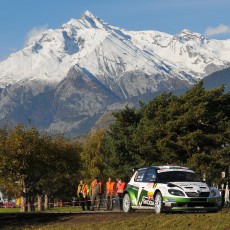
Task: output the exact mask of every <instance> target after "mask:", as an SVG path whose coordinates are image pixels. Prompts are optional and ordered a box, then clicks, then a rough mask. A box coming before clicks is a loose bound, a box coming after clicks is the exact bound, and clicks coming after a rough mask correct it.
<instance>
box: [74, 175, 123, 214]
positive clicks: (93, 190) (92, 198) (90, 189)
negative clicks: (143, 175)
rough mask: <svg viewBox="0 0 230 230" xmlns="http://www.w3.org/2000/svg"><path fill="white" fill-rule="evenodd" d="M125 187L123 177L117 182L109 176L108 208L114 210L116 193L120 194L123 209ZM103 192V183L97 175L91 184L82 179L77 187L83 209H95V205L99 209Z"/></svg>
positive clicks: (106, 190) (107, 186)
mask: <svg viewBox="0 0 230 230" xmlns="http://www.w3.org/2000/svg"><path fill="white" fill-rule="evenodd" d="M125 187H126V183H125V182H124V181H123V180H122V179H119V180H118V181H117V182H115V181H113V180H112V178H111V177H110V176H109V177H108V180H107V182H106V187H105V199H106V210H113V199H114V197H115V195H117V196H118V199H119V208H120V210H122V201H123V192H124V190H125ZM103 192H104V190H103V184H102V182H101V181H100V180H99V179H98V177H95V179H94V180H93V181H92V183H91V185H90V186H88V185H87V184H86V183H84V181H83V180H81V181H80V183H79V185H78V188H77V196H78V197H79V200H80V205H81V207H82V210H83V211H84V210H88V211H90V210H91V211H94V207H95V206H96V209H97V210H99V209H100V204H101V198H102V194H103Z"/></svg>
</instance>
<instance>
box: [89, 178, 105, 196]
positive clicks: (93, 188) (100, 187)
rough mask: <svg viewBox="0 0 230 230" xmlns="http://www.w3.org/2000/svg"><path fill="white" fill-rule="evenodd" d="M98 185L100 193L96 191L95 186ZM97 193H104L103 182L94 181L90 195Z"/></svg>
mask: <svg viewBox="0 0 230 230" xmlns="http://www.w3.org/2000/svg"><path fill="white" fill-rule="evenodd" d="M97 185H99V189H98V188H97V189H98V190H99V191H96V190H95V186H97ZM95 193H97V194H101V193H102V182H101V181H98V182H96V181H93V182H92V184H91V189H90V194H91V195H93V194H95Z"/></svg>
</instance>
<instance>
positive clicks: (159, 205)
mask: <svg viewBox="0 0 230 230" xmlns="http://www.w3.org/2000/svg"><path fill="white" fill-rule="evenodd" d="M154 204H155V212H156V214H160V213H162V212H163V198H162V195H161V193H160V192H157V194H156V195H155V201H154Z"/></svg>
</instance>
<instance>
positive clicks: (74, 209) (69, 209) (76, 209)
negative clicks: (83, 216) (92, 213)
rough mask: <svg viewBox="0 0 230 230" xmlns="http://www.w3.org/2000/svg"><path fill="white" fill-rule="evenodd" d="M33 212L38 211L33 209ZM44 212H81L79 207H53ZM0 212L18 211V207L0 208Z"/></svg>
mask: <svg viewBox="0 0 230 230" xmlns="http://www.w3.org/2000/svg"><path fill="white" fill-rule="evenodd" d="M35 212H38V211H37V210H35ZM44 212H45V213H59V212H67V213H69V212H81V207H55V208H50V209H48V210H45V211H44ZM0 213H20V208H0Z"/></svg>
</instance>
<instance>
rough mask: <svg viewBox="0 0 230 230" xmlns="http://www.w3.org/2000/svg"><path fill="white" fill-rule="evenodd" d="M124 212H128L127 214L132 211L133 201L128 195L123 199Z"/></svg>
mask: <svg viewBox="0 0 230 230" xmlns="http://www.w3.org/2000/svg"><path fill="white" fill-rule="evenodd" d="M123 211H124V212H126V213H128V212H131V211H132V208H131V200H130V197H129V194H128V193H126V194H125V195H124V197H123Z"/></svg>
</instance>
